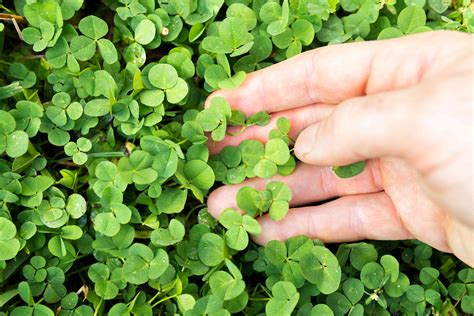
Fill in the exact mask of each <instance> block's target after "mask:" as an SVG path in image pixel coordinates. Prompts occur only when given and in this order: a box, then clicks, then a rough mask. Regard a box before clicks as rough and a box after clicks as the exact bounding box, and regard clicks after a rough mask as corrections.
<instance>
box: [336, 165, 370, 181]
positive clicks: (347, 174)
mask: <svg viewBox="0 0 474 316" xmlns="http://www.w3.org/2000/svg"><path fill="white" fill-rule="evenodd" d="M364 168H365V161H358V162H355V163H353V164H350V165H346V166H338V167H333V168H332V170H333V171H334V173H335V174H336V175H337V176H338V177H339V178H342V179H346V178H351V177H355V176H357V175H358V174H360V173H362V171H364Z"/></svg>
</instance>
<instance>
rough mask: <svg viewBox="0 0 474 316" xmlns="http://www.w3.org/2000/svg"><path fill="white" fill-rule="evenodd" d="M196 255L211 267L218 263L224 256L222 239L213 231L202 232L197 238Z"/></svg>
mask: <svg viewBox="0 0 474 316" xmlns="http://www.w3.org/2000/svg"><path fill="white" fill-rule="evenodd" d="M198 255H199V259H200V260H201V261H202V262H203V263H204V264H205V265H207V266H210V267H213V266H216V265H218V264H220V263H221V262H222V261H224V259H225V256H226V250H225V244H224V240H223V239H222V238H221V237H220V236H218V235H216V234H213V233H206V234H204V235H203V236H202V237H201V239H200V240H199V245H198Z"/></svg>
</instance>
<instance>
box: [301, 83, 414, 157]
mask: <svg viewBox="0 0 474 316" xmlns="http://www.w3.org/2000/svg"><path fill="white" fill-rule="evenodd" d="M422 99H423V98H422V95H421V93H420V92H419V91H418V89H416V88H409V89H403V90H397V91H390V92H385V93H380V94H375V95H370V96H365V97H357V98H352V99H349V100H346V101H344V102H342V103H341V104H339V105H338V106H337V107H336V109H335V110H334V111H333V112H332V114H331V115H330V116H329V117H327V118H326V119H324V120H323V121H321V122H318V123H316V124H313V125H311V126H309V127H307V128H306V129H305V130H303V131H302V132H301V134H300V135H299V136H298V138H297V140H296V144H295V154H296V156H297V157H298V158H299V159H300V160H301V161H303V162H306V163H309V164H316V165H346V164H350V163H354V162H356V161H359V160H366V159H370V158H378V157H383V156H397V157H400V158H404V159H407V160H409V161H410V160H411V159H410V158H411V157H413V156H415V153H414V151H415V148H418V147H419V146H420V138H421V137H422V136H421V135H420V131H418V130H417V125H418V122H419V116H420V114H419V113H418V112H420V107H419V105H420V103H421V102H423V100H422Z"/></svg>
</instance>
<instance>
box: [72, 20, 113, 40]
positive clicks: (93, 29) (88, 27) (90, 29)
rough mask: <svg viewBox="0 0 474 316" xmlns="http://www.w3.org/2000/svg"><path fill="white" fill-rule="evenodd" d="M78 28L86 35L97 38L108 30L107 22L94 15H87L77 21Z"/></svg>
mask: <svg viewBox="0 0 474 316" xmlns="http://www.w3.org/2000/svg"><path fill="white" fill-rule="evenodd" d="M79 30H80V31H81V32H82V34H84V35H85V36H87V37H90V38H92V39H94V40H98V39H99V38H101V37H104V36H105V35H106V34H107V32H108V31H109V27H108V26H107V23H106V22H105V21H104V20H102V19H101V18H98V17H96V16H95V15H89V16H87V17H85V18H83V19H82V20H81V21H80V22H79Z"/></svg>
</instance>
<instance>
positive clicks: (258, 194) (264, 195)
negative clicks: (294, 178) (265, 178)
mask: <svg viewBox="0 0 474 316" xmlns="http://www.w3.org/2000/svg"><path fill="white" fill-rule="evenodd" d="M290 200H291V190H290V188H289V187H288V185H287V184H286V183H284V182H281V181H271V182H269V183H268V184H267V186H266V188H265V190H262V191H257V190H255V189H254V188H252V187H249V186H245V187H242V188H241V189H240V190H239V191H238V192H237V205H238V206H239V208H240V209H241V210H243V211H245V212H246V213H247V214H250V215H251V216H254V217H255V216H259V215H261V214H263V213H265V212H267V211H268V212H269V214H270V218H271V219H272V220H274V221H279V220H281V219H283V217H285V215H286V214H287V213H288V209H289V202H290Z"/></svg>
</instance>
